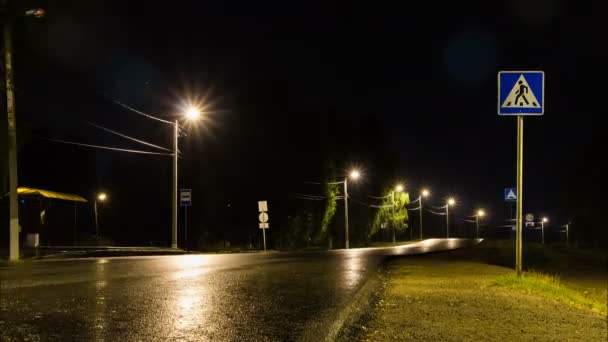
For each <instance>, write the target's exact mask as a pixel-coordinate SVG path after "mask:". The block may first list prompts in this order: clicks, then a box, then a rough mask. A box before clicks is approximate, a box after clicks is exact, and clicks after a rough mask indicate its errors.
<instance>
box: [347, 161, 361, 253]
mask: <svg viewBox="0 0 608 342" xmlns="http://www.w3.org/2000/svg"><path fill="white" fill-rule="evenodd" d="M349 177H350V179H352V180H353V181H356V180H358V179H359V178H360V177H361V173H360V172H359V170H357V169H354V170H352V171H351V172H350V173H349ZM349 177H345V178H344V241H345V242H344V246H345V247H346V249H348V248H349V243H348V178H349Z"/></svg>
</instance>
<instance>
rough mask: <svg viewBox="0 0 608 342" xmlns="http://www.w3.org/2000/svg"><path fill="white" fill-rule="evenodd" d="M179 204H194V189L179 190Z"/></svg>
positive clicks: (188, 205) (185, 205) (186, 205)
mask: <svg viewBox="0 0 608 342" xmlns="http://www.w3.org/2000/svg"><path fill="white" fill-rule="evenodd" d="M179 205H180V206H182V207H190V206H192V189H180V190H179Z"/></svg>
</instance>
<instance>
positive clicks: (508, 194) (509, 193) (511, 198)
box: [505, 188, 517, 202]
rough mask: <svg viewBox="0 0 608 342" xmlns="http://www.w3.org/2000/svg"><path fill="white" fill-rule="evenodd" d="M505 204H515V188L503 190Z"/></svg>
mask: <svg viewBox="0 0 608 342" xmlns="http://www.w3.org/2000/svg"><path fill="white" fill-rule="evenodd" d="M505 202H517V188H508V189H505Z"/></svg>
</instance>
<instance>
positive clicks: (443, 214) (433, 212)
mask: <svg viewBox="0 0 608 342" xmlns="http://www.w3.org/2000/svg"><path fill="white" fill-rule="evenodd" d="M426 211H428V212H429V213H431V214H435V215H441V216H445V213H438V212H435V211H432V210H430V209H426Z"/></svg>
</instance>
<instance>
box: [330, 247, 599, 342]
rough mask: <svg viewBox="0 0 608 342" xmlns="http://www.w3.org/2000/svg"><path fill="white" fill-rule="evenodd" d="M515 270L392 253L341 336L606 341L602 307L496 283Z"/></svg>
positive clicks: (369, 339) (415, 339)
mask: <svg viewBox="0 0 608 342" xmlns="http://www.w3.org/2000/svg"><path fill="white" fill-rule="evenodd" d="M509 272H512V271H511V270H510V269H508V268H504V267H499V266H492V265H487V264H483V263H478V262H465V261H459V260H453V259H450V258H449V257H448V256H447V255H438V256H437V255H435V256H430V257H414V258H401V259H396V260H393V261H392V262H390V263H389V264H388V265H387V267H386V270H385V272H384V273H383V274H382V275H381V278H382V279H383V283H384V290H383V291H382V292H381V294H380V295H379V297H378V299H377V301H376V302H377V304H376V305H375V308H374V309H373V311H370V313H369V314H368V315H366V317H364V318H363V319H362V320H360V321H359V322H357V324H355V326H351V327H350V329H347V330H348V331H349V333H348V336H343V337H342V339H344V340H360V341H607V338H608V336H607V329H608V328H607V318H606V317H605V316H603V315H601V314H598V313H596V312H592V311H587V310H584V309H578V308H575V307H573V306H571V305H568V304H565V303H562V302H558V301H555V300H553V299H549V298H545V297H541V296H538V295H534V294H527V293H523V292H518V291H515V290H512V289H508V288H503V287H499V286H496V285H494V280H495V279H496V277H498V276H499V275H503V274H507V273H509Z"/></svg>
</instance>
